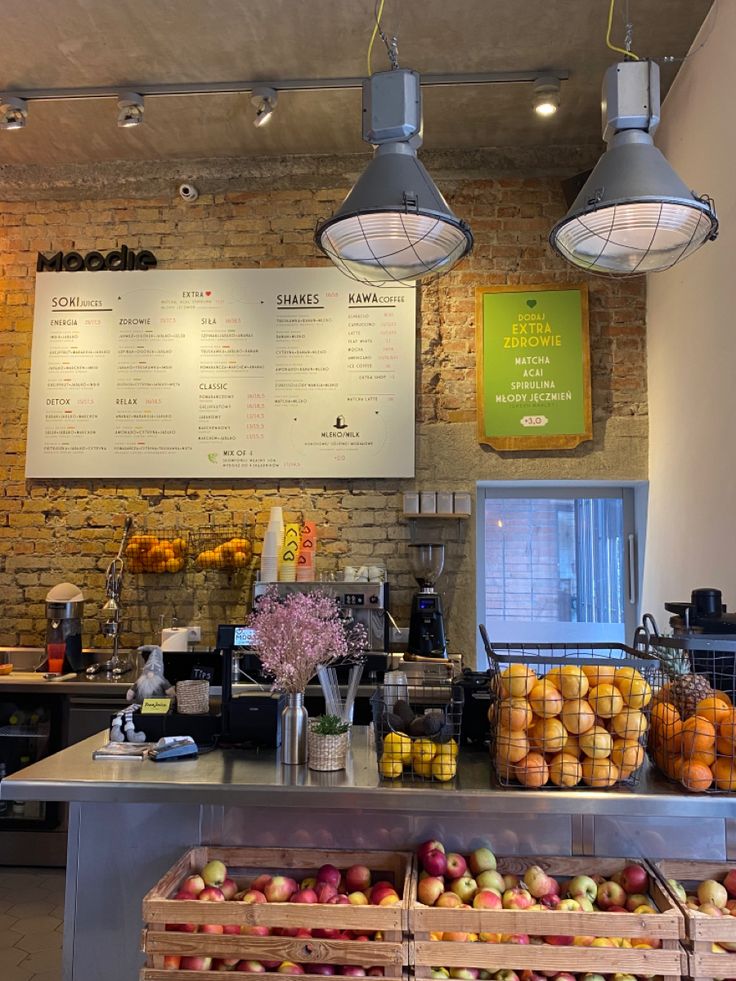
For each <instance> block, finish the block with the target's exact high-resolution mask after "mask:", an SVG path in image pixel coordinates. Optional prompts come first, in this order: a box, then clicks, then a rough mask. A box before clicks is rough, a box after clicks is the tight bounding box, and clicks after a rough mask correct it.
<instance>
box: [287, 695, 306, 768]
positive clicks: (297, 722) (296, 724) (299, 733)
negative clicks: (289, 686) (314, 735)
mask: <svg viewBox="0 0 736 981" xmlns="http://www.w3.org/2000/svg"><path fill="white" fill-rule="evenodd" d="M287 697H288V702H287V704H286V705H285V706H284V707H283V709H282V710H281V762H282V763H286V764H289V765H294V766H296V765H299V764H301V763H306V762H307V729H308V725H309V717H308V715H307V710H306V709H305V708H304V693H303V692H293V693H291V694H289V695H288V696H287Z"/></svg>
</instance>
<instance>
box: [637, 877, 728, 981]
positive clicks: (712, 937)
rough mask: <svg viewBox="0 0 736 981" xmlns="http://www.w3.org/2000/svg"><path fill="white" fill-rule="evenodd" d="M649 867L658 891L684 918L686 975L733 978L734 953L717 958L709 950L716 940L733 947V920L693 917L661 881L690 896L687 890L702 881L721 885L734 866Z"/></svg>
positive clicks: (691, 912)
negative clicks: (677, 884) (680, 887)
mask: <svg viewBox="0 0 736 981" xmlns="http://www.w3.org/2000/svg"><path fill="white" fill-rule="evenodd" d="M650 865H651V866H652V868H653V870H654V872H655V873H656V874H657V876H658V877H659V879H660V881H661V884H662V889H663V890H664V891H666V892H667V894H668V895H669V896H670V897H671V899H672V901H673V902H674V903H675V904H676V905H677V907H678V909H680V910H681V911H682V914H683V916H684V918H685V930H686V934H687V937H688V941H687V948H688V957H689V961H690V970H689V973H690V975H691V976H692V977H693V978H696V979H698V981H703V979H706V978H707V979H712V978H723V977H727V978H730V977H734V976H736V973H735V972H736V952H734V953H731V952H729V953H726V954H720V953H713V951H712V949H711V947H712V945H713V944H714V943H718V941H719V940H725V941H726V942H727V943H736V916H730V917H716V916H704V915H703V914H702V913H701V914H700V915H699V916H698V915H694V914H693V911H692V910H690V909H688V908H687V906H685V904H684V903H682V902H680V900H679V899H678V898H677V896H676V895H675V894H674V892H673V891H672V890H671V889H670V887H669V886H668V885H667V883H666V881H665V880H666V879H677V881H678V882H681V883H682V884H683V886H685V888H686V889H687V890H688V892H691V891H692V890H691V889H690V888H688V887H690V886H696V885H697V884H698V883H700V882H702V881H703V879H716V880H718V882H721V881H722V880H723V878H724V876H725V875H726V873H727V872H730V871H731V869H732V868H733V867H734V866H733V865H729V864H727V863H726V862H685V861H679V860H670V859H662V860H660V861H657V862H650ZM729 958H730V959H729Z"/></svg>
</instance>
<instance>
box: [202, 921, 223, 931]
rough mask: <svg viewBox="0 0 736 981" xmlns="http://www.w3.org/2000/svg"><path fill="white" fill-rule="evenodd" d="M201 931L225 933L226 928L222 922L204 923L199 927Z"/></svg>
mask: <svg viewBox="0 0 736 981" xmlns="http://www.w3.org/2000/svg"><path fill="white" fill-rule="evenodd" d="M199 932H200V933H224V932H225V928H224V927H223V925H222V923H203V924H202V926H201V927H200V928H199Z"/></svg>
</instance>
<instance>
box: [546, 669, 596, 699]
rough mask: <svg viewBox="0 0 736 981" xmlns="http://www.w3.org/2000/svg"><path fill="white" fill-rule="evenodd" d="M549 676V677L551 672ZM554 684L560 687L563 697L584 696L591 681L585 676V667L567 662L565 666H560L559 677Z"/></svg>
mask: <svg viewBox="0 0 736 981" xmlns="http://www.w3.org/2000/svg"><path fill="white" fill-rule="evenodd" d="M547 677H549V673H548V674H547ZM554 684H555V686H556V687H557V688H559V690H560V693H561V695H562V697H563V698H584V697H585V693H586V692H587V691H588V688H589V687H590V682H589V681H588V679H587V678H586V677H585V674H584V672H583V669H582V668H579V667H576V666H575V665H574V664H566V665H565V666H564V667H563V668H559V669H558V677H557V680H556V681H555V682H554Z"/></svg>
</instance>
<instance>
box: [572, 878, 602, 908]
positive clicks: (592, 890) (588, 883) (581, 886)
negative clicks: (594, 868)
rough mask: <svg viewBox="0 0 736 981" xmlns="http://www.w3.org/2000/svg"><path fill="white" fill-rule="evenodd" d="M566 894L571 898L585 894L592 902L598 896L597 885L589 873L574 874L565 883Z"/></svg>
mask: <svg viewBox="0 0 736 981" xmlns="http://www.w3.org/2000/svg"><path fill="white" fill-rule="evenodd" d="M567 895H568V896H571V897H572V898H573V899H578V898H579V897H580V896H587V897H588V899H589V900H590V901H591V902H594V901H595V900H596V898H597V896H598V886H597V885H596V883H595V880H594V879H591V877H590V876H589V875H576V876H575V878H574V879H571V880H570V881H569V882H568V884H567Z"/></svg>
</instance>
